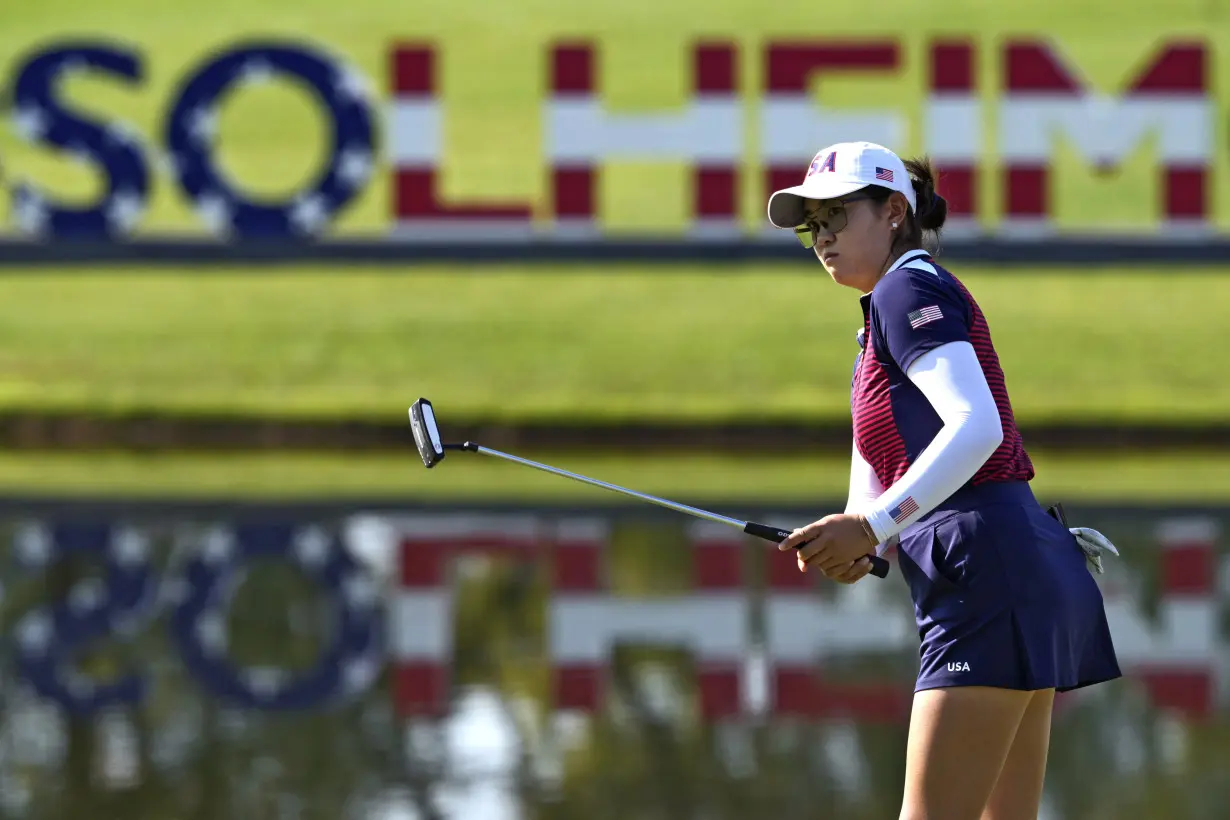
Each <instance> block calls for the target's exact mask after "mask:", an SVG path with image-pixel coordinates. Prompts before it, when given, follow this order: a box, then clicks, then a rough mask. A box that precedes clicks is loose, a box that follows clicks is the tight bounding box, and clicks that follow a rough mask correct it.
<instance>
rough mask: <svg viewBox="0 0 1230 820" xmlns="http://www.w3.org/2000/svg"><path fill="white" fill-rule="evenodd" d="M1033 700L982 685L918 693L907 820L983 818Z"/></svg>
mask: <svg viewBox="0 0 1230 820" xmlns="http://www.w3.org/2000/svg"><path fill="white" fill-rule="evenodd" d="M1031 696H1032V693H1031V692H1021V691H1017V690H1013V689H992V688H989V687H982V686H955V687H952V688H949V689H928V690H924V691H922V692H918V693H916V694H915V695H914V708H913V711H912V713H911V715H910V737H909V742H908V744H907V750H906V763H905V797H904V800H903V801H902V804H901V820H979V818H980V817H981V816H982V812H983V809H984V808H986V805H987V801H988V800H989V799H990V797H991V792H992V790H993V789H994V788H995V784H996V782H997V781H998V780H999V775H1000V770H1001V769H1002V768H1003V765H1004V761H1005V760H1007V758H1008V752H1009V750H1010V749H1011V748H1012V743H1013V738H1014V737H1015V736H1016V730H1017V727H1018V726H1019V725H1020V723H1021V718H1022V716H1023V715H1024V714H1025V711H1026V708H1027V707H1028V706H1029V703H1030V700H1031Z"/></svg>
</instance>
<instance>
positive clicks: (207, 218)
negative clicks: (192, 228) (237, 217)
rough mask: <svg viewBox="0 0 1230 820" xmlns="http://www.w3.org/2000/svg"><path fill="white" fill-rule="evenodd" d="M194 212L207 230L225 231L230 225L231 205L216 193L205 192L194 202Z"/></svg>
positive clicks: (219, 232)
mask: <svg viewBox="0 0 1230 820" xmlns="http://www.w3.org/2000/svg"><path fill="white" fill-rule="evenodd" d="M196 212H197V215H198V216H199V217H201V221H203V222H204V223H205V226H206V227H207V228H209V230H211V231H213V232H214V233H216V234H221V233H225V232H226V231H227V229H228V228H230V226H231V217H232V215H233V214H232V212H231V206H230V205H229V204H228V203H227V201H226V200H225V199H224V198H223V197H221V196H218V195H217V194H205V195H204V196H202V197H201V198H200V199H198V200H197V202H196Z"/></svg>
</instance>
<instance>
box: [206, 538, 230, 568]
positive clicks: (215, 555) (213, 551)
mask: <svg viewBox="0 0 1230 820" xmlns="http://www.w3.org/2000/svg"><path fill="white" fill-rule="evenodd" d="M234 554H235V540H234V539H233V538H232V537H231V534H230V533H229V532H227V531H226V530H223V529H214V530H210V532H209V534H208V535H206V536H205V544H204V546H203V547H202V549H201V559H202V560H203V561H204V562H205V563H206V564H207V565H209V566H211V567H216V566H219V565H220V564H225V563H226V562H227V561H229V560H231V556H232V555H234Z"/></svg>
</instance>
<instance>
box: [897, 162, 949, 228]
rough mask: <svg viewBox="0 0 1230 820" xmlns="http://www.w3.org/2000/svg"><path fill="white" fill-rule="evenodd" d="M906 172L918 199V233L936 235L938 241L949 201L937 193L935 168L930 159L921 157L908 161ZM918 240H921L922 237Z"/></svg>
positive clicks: (946, 216) (946, 215)
mask: <svg viewBox="0 0 1230 820" xmlns="http://www.w3.org/2000/svg"><path fill="white" fill-rule="evenodd" d="M905 170H907V171H909V173H910V182H911V183H913V185H914V194H915V196H916V197H917V199H918V213H917V214H916V215H915V217H916V220H917V222H918V231H919V233H920V234H921V233H922V232H924V231H926V232H930V233H932V234H935V237H934V238H935V239H937V240H938V239H939V233H940V231H941V230H942V229H943V227H944V221H945V220H946V219H947V218H948V201H947V200H945V199H944V197H942V196H940V195H939V194H938V193H936V190H935V182H936V179H935V176H936V175H935V166H933V165H932V164H931V159H930V158H929V157H920V158H918V159H908V160H906V161H905ZM911 221H914V220H911ZM918 239H920V240H921V239H922V236H919V237H918Z"/></svg>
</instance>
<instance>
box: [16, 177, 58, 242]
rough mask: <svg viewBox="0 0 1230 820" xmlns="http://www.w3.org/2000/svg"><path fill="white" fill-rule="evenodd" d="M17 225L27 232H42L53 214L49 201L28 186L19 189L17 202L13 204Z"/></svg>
mask: <svg viewBox="0 0 1230 820" xmlns="http://www.w3.org/2000/svg"><path fill="white" fill-rule="evenodd" d="M13 209H14V216H15V217H16V220H17V227H19V228H20V229H21V231H22V232H23V233H26V234H41V233H43V232H44V231H45V230H46V229H47V222H48V220H49V219H50V217H51V215H50V214H49V213H47V203H45V202H44V201H43V198H42V197H40V196H39V195H38V194H36V193H34V192H33V191H31V190H30V189H28V188H24V187H22V188H18V189H17V203H16V204H15V205H14V206H13Z"/></svg>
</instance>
